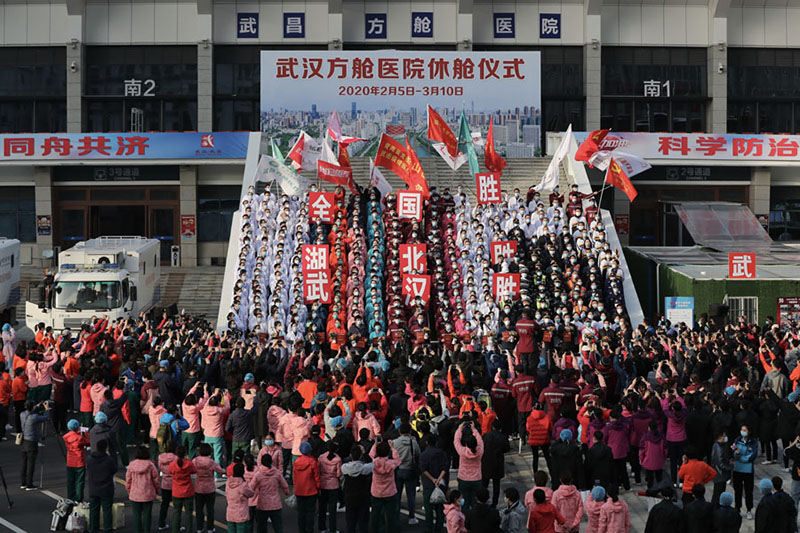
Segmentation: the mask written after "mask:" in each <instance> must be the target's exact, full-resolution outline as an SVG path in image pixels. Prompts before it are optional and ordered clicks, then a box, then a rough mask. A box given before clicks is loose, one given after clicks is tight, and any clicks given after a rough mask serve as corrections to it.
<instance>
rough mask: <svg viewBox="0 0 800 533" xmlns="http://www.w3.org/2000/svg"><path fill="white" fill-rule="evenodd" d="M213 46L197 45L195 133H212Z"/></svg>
mask: <svg viewBox="0 0 800 533" xmlns="http://www.w3.org/2000/svg"><path fill="white" fill-rule="evenodd" d="M213 68H214V45H212V44H211V43H210V42H202V43H200V44H198V45H197V131H214V105H213V97H214V75H213Z"/></svg>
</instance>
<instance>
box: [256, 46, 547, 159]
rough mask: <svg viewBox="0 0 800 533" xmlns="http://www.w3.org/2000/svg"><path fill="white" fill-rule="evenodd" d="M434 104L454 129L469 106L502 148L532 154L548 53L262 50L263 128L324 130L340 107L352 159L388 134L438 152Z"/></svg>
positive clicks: (474, 123)
mask: <svg viewBox="0 0 800 533" xmlns="http://www.w3.org/2000/svg"><path fill="white" fill-rule="evenodd" d="M428 104H430V105H431V106H433V107H434V108H435V109H436V111H437V112H438V113H439V114H440V115H441V116H442V117H443V118H444V119H445V120H446V121H447V122H448V124H449V125H450V127H451V129H455V126H456V124H457V122H458V117H459V116H460V114H461V112H462V110H463V111H464V112H466V114H467V117H468V120H469V125H470V128H471V130H473V131H476V130H480V132H481V134H482V136H483V135H485V134H486V132H487V131H488V129H489V122H490V120H491V119H492V118H494V139H495V147H496V149H497V150H498V151H499V152H501V153H503V154H505V155H507V156H510V157H526V156H533V155H534V151H535V150H538V149H540V147H541V146H540V143H541V125H540V121H541V79H540V65H539V52H422V51H397V50H381V51H347V52H344V51H338V52H337V51H294V50H292V51H262V52H261V131H262V132H265V133H268V134H269V135H270V136H272V137H277V136H281V135H283V134H286V133H287V129H288V130H292V132H293V134H294V135H295V136H296V135H297V131H299V130H300V129H301V128H302V129H305V130H306V131H309V130H311V131H317V132H324V131H325V129H326V128H327V124H328V120H329V118H330V116H331V114H332V113H333V111H337V112H338V116H339V121H340V123H341V129H342V132H343V134H344V135H347V136H351V137H360V138H364V139H367V140H366V141H358V142H355V143H353V144H352V145H351V148H350V149H349V150H350V155H351V156H356V157H358V156H368V155H369V156H374V155H375V150H376V149H377V145H378V141H379V140H380V136H381V133H386V134H388V135H396V136H397V138H398V139H400V140H402V136H403V135H408V138H409V141H410V142H411V144H412V145H413V146H414V148H415V149H416V150H417V153H418V154H419V155H420V156H427V155H436V152H435V150H434V148H433V147H432V146H431V144H430V142H429V141H428V139H427V138H426V136H425V133H426V126H427V114H426V106H427V105H428Z"/></svg>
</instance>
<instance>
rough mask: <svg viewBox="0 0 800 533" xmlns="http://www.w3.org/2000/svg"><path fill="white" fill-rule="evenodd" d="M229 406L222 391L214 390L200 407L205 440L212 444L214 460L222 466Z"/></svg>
mask: <svg viewBox="0 0 800 533" xmlns="http://www.w3.org/2000/svg"><path fill="white" fill-rule="evenodd" d="M227 412H228V406H227V405H225V397H224V396H223V394H222V391H214V394H213V395H212V396H211V398H209V399H208V401H207V402H206V403H205V405H203V407H202V408H201V409H200V416H201V418H200V427H201V428H203V435H205V437H204V438H203V442H207V443H208V444H210V445H211V449H212V450H214V461H215V462H216V463H217V464H219V465H220V466H224V465H223V464H222V452H223V450H224V449H225V430H224V427H225V423H224V420H225V413H227ZM217 477H218V476H217Z"/></svg>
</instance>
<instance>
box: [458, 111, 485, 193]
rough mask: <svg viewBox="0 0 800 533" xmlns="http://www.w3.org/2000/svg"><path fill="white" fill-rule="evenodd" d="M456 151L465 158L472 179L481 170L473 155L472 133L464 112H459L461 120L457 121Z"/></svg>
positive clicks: (476, 158)
mask: <svg viewBox="0 0 800 533" xmlns="http://www.w3.org/2000/svg"><path fill="white" fill-rule="evenodd" d="M458 151H459V152H461V153H463V154H465V155H466V156H467V161H468V162H469V171H470V173H471V174H472V177H473V178H474V177H475V174H477V173H478V172H480V171H481V169H480V167H479V166H478V154H476V153H475V145H473V144H472V132H470V131H469V124H467V116H466V115H465V114H464V111H461V119H459V121H458Z"/></svg>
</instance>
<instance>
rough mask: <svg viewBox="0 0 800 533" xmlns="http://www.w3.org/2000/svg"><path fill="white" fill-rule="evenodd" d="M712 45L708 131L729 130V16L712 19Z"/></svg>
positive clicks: (709, 74) (709, 72)
mask: <svg viewBox="0 0 800 533" xmlns="http://www.w3.org/2000/svg"><path fill="white" fill-rule="evenodd" d="M710 24H711V28H710V29H711V32H710V35H711V45H710V46H709V47H708V55H707V58H708V68H707V71H708V73H707V76H708V97H709V98H710V102H709V104H708V107H707V109H706V131H707V132H709V133H726V132H727V131H728V46H727V44H726V43H727V31H728V30H727V28H728V19H727V18H719V17H717V18H713V19H711V22H710Z"/></svg>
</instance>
